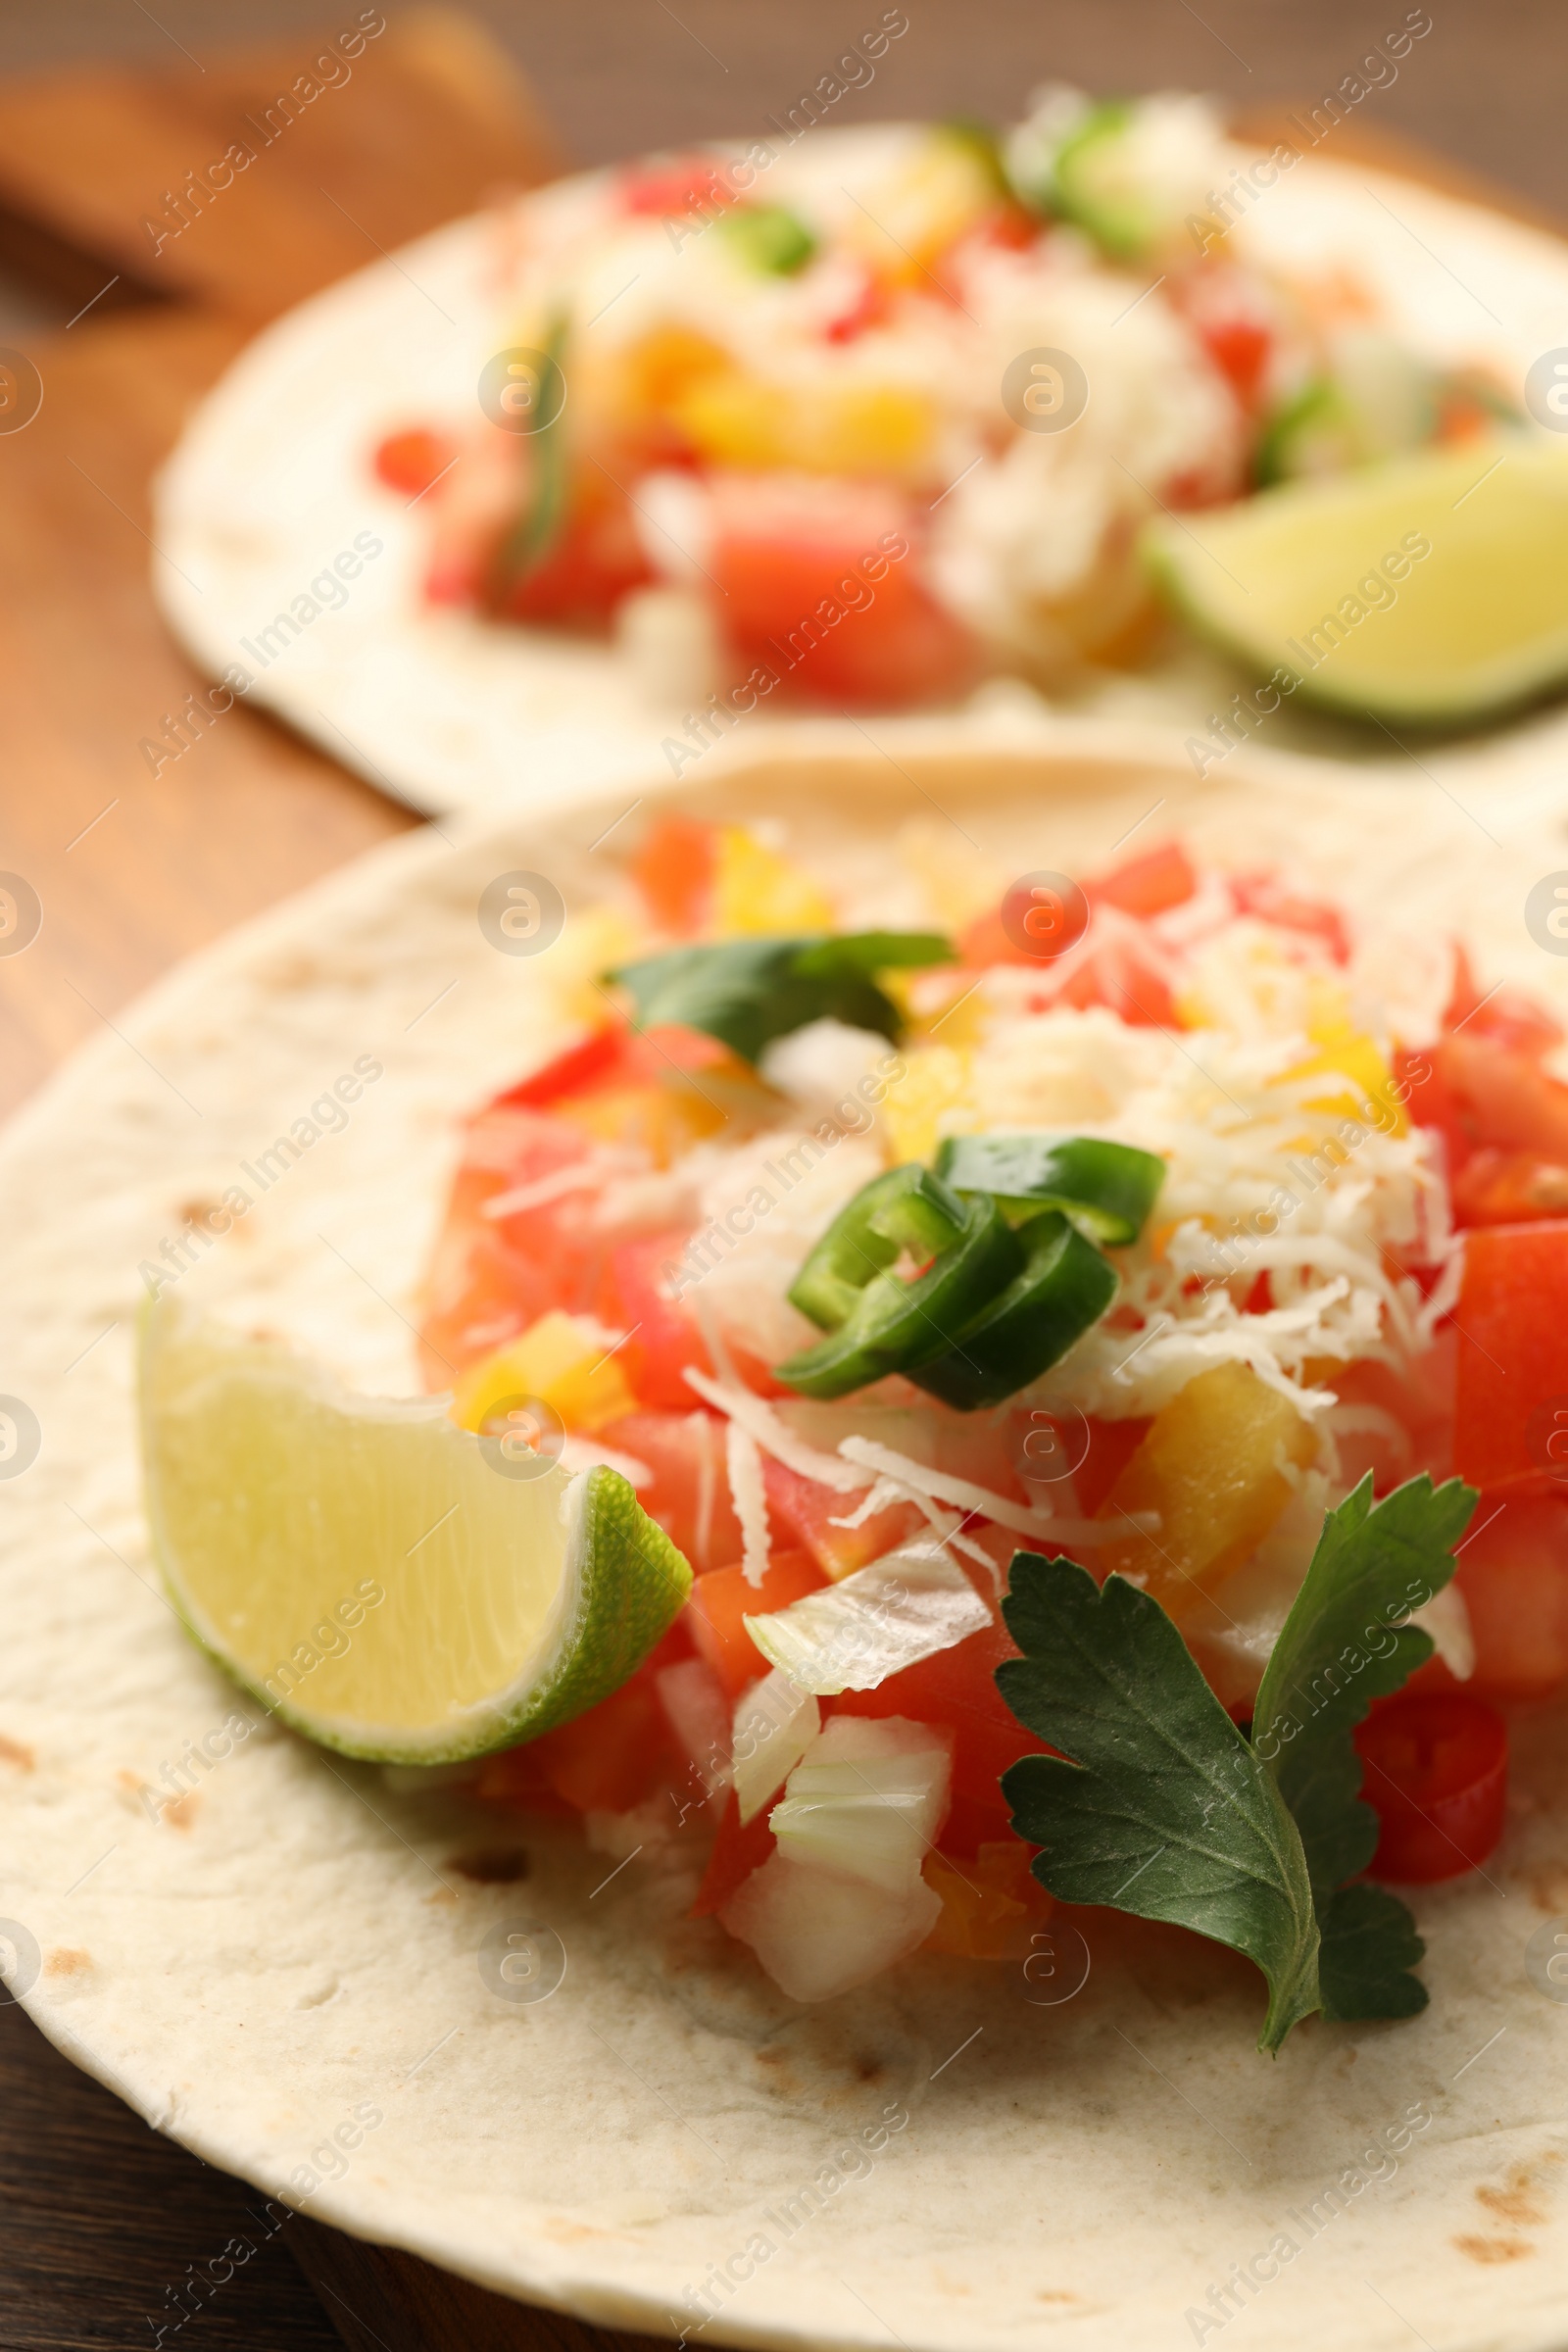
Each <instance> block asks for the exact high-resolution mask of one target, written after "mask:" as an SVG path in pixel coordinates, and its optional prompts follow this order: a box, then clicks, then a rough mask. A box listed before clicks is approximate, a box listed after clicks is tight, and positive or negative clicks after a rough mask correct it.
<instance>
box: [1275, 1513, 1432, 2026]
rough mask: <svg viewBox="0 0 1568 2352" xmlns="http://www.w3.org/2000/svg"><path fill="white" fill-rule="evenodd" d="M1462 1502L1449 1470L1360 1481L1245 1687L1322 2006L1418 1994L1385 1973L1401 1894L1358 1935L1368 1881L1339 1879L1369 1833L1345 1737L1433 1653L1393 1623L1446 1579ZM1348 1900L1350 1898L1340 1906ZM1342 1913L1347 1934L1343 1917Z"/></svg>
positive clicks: (1416, 1942)
mask: <svg viewBox="0 0 1568 2352" xmlns="http://www.w3.org/2000/svg"><path fill="white" fill-rule="evenodd" d="M1475 1502H1476V1497H1475V1494H1474V1492H1473V1490H1472V1489H1470V1488H1469V1487H1466V1486H1464V1485H1463V1484H1461V1482H1460V1481H1459V1480H1458V1479H1456V1478H1452V1479H1449V1480H1448V1481H1447V1483H1446V1485H1444V1486H1442V1487H1437V1488H1434V1486H1433V1484H1432V1481H1431V1479H1430V1478H1428V1477H1426V1476H1422V1477H1420V1478H1412V1479H1408V1480H1407V1481H1406V1482H1405V1484H1404V1485H1403V1486H1402V1487H1398V1488H1397V1489H1396V1491H1395V1492H1394V1493H1393V1494H1392V1495H1386V1496H1385V1497H1384V1499H1383V1501H1382V1502H1380V1503H1377V1504H1374V1503H1373V1500H1372V1481H1371V1478H1370V1477H1367V1478H1364V1479H1363V1480H1362V1482H1361V1484H1360V1485H1359V1486H1358V1487H1357V1488H1356V1490H1355V1492H1354V1494H1353V1495H1347V1497H1346V1499H1345V1500H1344V1502H1342V1503H1341V1504H1340V1506H1339V1508H1338V1510H1334V1511H1330V1512H1329V1513H1328V1515H1327V1517H1326V1518H1325V1519H1324V1522H1323V1533H1322V1535H1321V1536H1320V1537H1319V1539H1318V1544H1317V1549H1316V1550H1315V1551H1314V1553H1313V1554H1312V1564H1311V1566H1310V1567H1309V1568H1308V1570H1307V1572H1306V1578H1305V1581H1304V1582H1303V1584H1302V1586H1301V1590H1300V1592H1299V1593H1298V1594H1297V1596H1296V1601H1295V1604H1294V1606H1293V1607H1292V1610H1291V1613H1290V1615H1289V1617H1287V1619H1286V1620H1285V1625H1284V1628H1283V1630H1282V1632H1281V1634H1280V1638H1279V1640H1278V1641H1277V1642H1276V1643H1275V1644H1274V1652H1273V1655H1272V1656H1271V1658H1270V1659H1269V1662H1268V1669H1267V1671H1266V1673H1265V1674H1264V1676H1263V1683H1262V1688H1261V1689H1260V1690H1259V1691H1258V1694H1257V1706H1256V1709H1255V1712H1254V1714H1253V1718H1252V1734H1251V1737H1252V1745H1253V1747H1254V1749H1255V1750H1256V1752H1257V1754H1258V1756H1259V1757H1260V1758H1261V1760H1262V1762H1263V1763H1264V1764H1265V1766H1266V1767H1267V1769H1268V1770H1269V1771H1270V1772H1271V1773H1272V1774H1273V1776H1274V1779H1275V1781H1276V1783H1277V1784H1278V1786H1279V1789H1280V1793H1281V1795H1282V1796H1283V1797H1284V1799H1285V1801H1286V1803H1287V1804H1288V1805H1289V1806H1290V1809H1291V1812H1292V1814H1293V1815H1294V1816H1295V1819H1296V1824H1297V1827H1298V1829H1299V1831H1300V1833H1301V1843H1302V1846H1303V1848H1304V1849H1305V1853H1306V1864H1307V1870H1308V1872H1309V1874H1310V1876H1311V1881H1312V1894H1313V1900H1314V1901H1315V1903H1316V1905H1317V1909H1318V1915H1319V1919H1320V1921H1321V1923H1322V1926H1323V1933H1324V1947H1325V1957H1324V2008H1325V2013H1326V2014H1330V2015H1334V2016H1338V2017H1341V2018H1348V2017H1389V2016H1408V2015H1410V2014H1412V2012H1413V2010H1414V2009H1417V2008H1420V2007H1421V2006H1422V2004H1423V2002H1424V2000H1425V1997H1426V1996H1425V1992H1424V1990H1423V1989H1422V1988H1421V1987H1420V1986H1418V1985H1415V1984H1414V1981H1413V1980H1411V1979H1405V1980H1403V1985H1402V1988H1401V1987H1400V1985H1399V1981H1398V1971H1399V1970H1401V1969H1403V1968H1406V1967H1408V1966H1409V1964H1410V1960H1412V1959H1419V1958H1420V1954H1421V1943H1420V1938H1419V1937H1418V1936H1416V1933H1415V1929H1414V1927H1413V1925H1412V1924H1411V1921H1410V1915H1409V1913H1408V1912H1407V1911H1406V1910H1405V1908H1404V1906H1403V1904H1402V1903H1399V1902H1397V1900H1396V1898H1395V1897H1394V1896H1393V1895H1380V1896H1379V1903H1380V1905H1381V1910H1380V1912H1379V1918H1380V1920H1381V1923H1382V1925H1381V1929H1380V1932H1379V1933H1378V1934H1377V1936H1375V1937H1372V1938H1371V1940H1368V1931H1369V1925H1370V1922H1371V1919H1372V1913H1371V1910H1370V1909H1369V1908H1368V1906H1367V1904H1366V1903H1365V1901H1364V1900H1363V1899H1362V1898H1363V1897H1365V1896H1366V1895H1368V1894H1370V1893H1372V1892H1373V1891H1374V1890H1373V1889H1371V1888H1365V1887H1346V1885H1345V1882H1346V1881H1347V1880H1348V1879H1351V1878H1354V1876H1355V1874H1356V1873H1357V1871H1362V1870H1365V1868H1366V1866H1367V1864H1368V1863H1369V1862H1370V1861H1371V1859H1372V1855H1373V1851H1374V1849H1375V1848H1376V1845H1377V1841H1378V1817H1377V1815H1376V1813H1375V1812H1374V1811H1373V1809H1372V1807H1371V1806H1370V1805H1369V1804H1367V1803H1366V1802H1365V1801H1364V1800H1363V1799H1362V1796H1361V1793H1360V1790H1361V1775H1362V1766H1361V1758H1360V1756H1359V1755H1358V1754H1357V1752H1356V1748H1355V1742H1354V1740H1353V1738H1352V1736H1351V1735H1352V1734H1353V1732H1354V1730H1355V1727H1356V1725H1357V1724H1358V1723H1359V1722H1360V1721H1361V1720H1362V1718H1363V1717H1364V1716H1365V1714H1366V1712H1367V1710H1368V1708H1369V1707H1370V1706H1371V1703H1372V1701H1373V1699H1374V1698H1382V1697H1384V1696H1386V1695H1387V1694H1388V1693H1389V1692H1390V1691H1397V1690H1398V1689H1399V1688H1400V1686H1401V1685H1402V1684H1403V1683H1404V1682H1405V1681H1406V1680H1407V1679H1408V1677H1409V1676H1410V1675H1412V1674H1413V1673H1414V1672H1415V1670H1416V1668H1417V1667H1418V1666H1423V1665H1425V1663H1426V1661H1427V1659H1428V1658H1429V1657H1430V1656H1431V1655H1432V1638H1431V1636H1430V1635H1429V1634H1424V1633H1422V1632H1421V1631H1420V1629H1419V1627H1416V1626H1413V1625H1409V1624H1407V1623H1406V1622H1405V1620H1406V1619H1407V1618H1408V1616H1409V1613H1410V1611H1411V1610H1412V1609H1418V1608H1420V1607H1421V1606H1422V1604H1423V1603H1424V1602H1426V1601H1429V1600H1430V1599H1431V1598H1432V1596H1433V1594H1434V1593H1441V1592H1442V1590H1443V1588H1444V1586H1445V1585H1446V1583H1447V1582H1448V1579H1449V1578H1450V1577H1451V1576H1452V1574H1453V1546H1454V1545H1455V1544H1457V1543H1458V1541H1459V1538H1460V1537H1461V1535H1462V1534H1463V1533H1464V1529H1465V1525H1466V1522H1467V1521H1468V1520H1469V1517H1470V1514H1471V1512H1472V1511H1473V1510H1474V1508H1475ZM1340 1889H1343V1890H1344V1891H1343V1892H1340V1891H1339V1890H1340ZM1348 1896H1354V1897H1355V1898H1356V1899H1355V1901H1354V1902H1353V1903H1350V1904H1347V1900H1346V1898H1347V1897H1348ZM1336 1918H1337V1919H1338V1921H1339V1923H1340V1927H1339V1930H1338V1931H1337V1934H1336V1936H1335V1938H1334V1939H1333V1948H1334V1953H1335V1957H1334V1961H1333V1964H1332V1967H1331V1965H1330V1961H1329V1956H1328V1955H1329V1950H1330V1942H1331V1937H1330V1923H1331V1921H1332V1920H1334V1919H1336ZM1352 1918H1354V1920H1355V1921H1356V1922H1357V1926H1356V1930H1355V1933H1354V1935H1353V1936H1352V1935H1351V1934H1350V1931H1349V1929H1348V1927H1347V1926H1346V1924H1345V1923H1347V1922H1348V1921H1350V1920H1351V1919H1352ZM1400 1950H1403V1951H1405V1952H1406V1954H1407V1957H1406V1958H1404V1959H1402V1960H1400V1959H1398V1958H1397V1957H1396V1955H1397V1952H1398V1951H1400ZM1391 2001H1402V2002H1403V2003H1404V2004H1405V2006H1403V2007H1402V2008H1401V2007H1395V2008H1391V2007H1390V2006H1389V2005H1388V2004H1389V2003H1390V2002H1391Z"/></svg>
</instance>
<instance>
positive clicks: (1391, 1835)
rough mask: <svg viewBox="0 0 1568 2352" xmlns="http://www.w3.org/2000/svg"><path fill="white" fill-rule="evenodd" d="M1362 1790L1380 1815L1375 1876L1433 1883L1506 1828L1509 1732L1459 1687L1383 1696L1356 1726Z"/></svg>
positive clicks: (1473, 1861) (1487, 1849)
mask: <svg viewBox="0 0 1568 2352" xmlns="http://www.w3.org/2000/svg"><path fill="white" fill-rule="evenodd" d="M1355 1744H1356V1746H1357V1748H1358V1749H1359V1750H1360V1753H1361V1757H1362V1760H1363V1762H1364V1764H1365V1766H1366V1777H1365V1779H1364V1781H1363V1783H1362V1788H1361V1793H1362V1795H1363V1796H1364V1797H1365V1798H1366V1800H1367V1802H1368V1804H1370V1805H1371V1806H1373V1808H1374V1809H1375V1811H1376V1813H1377V1816H1378V1820H1379V1822H1380V1823H1381V1824H1382V1828H1381V1832H1380V1835H1379V1838H1378V1847H1377V1852H1376V1853H1375V1854H1374V1855H1373V1857H1372V1862H1371V1865H1370V1868H1371V1873H1372V1876H1373V1877H1374V1878H1375V1879H1395V1880H1401V1881H1404V1882H1405V1883H1407V1884H1415V1885H1427V1884H1430V1883H1431V1882H1432V1881H1434V1880H1437V1879H1453V1878H1457V1877H1459V1875H1460V1873H1461V1872H1463V1871H1467V1870H1474V1869H1475V1868H1476V1867H1477V1865H1478V1864H1480V1863H1482V1862H1485V1860H1486V1859H1487V1856H1488V1855H1489V1854H1490V1853H1491V1852H1492V1850H1493V1848H1494V1847H1495V1844H1496V1842H1497V1840H1498V1838H1500V1837H1501V1836H1502V1821H1503V1808H1504V1805H1505V1802H1506V1799H1507V1793H1508V1732H1507V1727H1506V1725H1505V1724H1504V1722H1503V1720H1502V1717H1501V1716H1500V1715H1498V1714H1497V1713H1496V1712H1495V1710H1494V1709H1493V1708H1491V1707H1489V1706H1487V1705H1486V1704H1485V1703H1484V1702H1483V1701H1482V1700H1481V1699H1479V1698H1472V1697H1471V1696H1470V1695H1469V1693H1468V1692H1467V1691H1403V1692H1401V1693H1400V1694H1399V1695H1398V1696H1397V1697H1395V1698H1390V1699H1385V1700H1382V1701H1379V1702H1377V1703H1376V1704H1375V1705H1374V1707H1373V1710H1372V1713H1371V1714H1370V1715H1369V1716H1368V1717H1367V1720H1366V1721H1365V1723H1363V1724H1362V1725H1361V1726H1360V1727H1359V1729H1358V1730H1357V1732H1356V1735H1355Z"/></svg>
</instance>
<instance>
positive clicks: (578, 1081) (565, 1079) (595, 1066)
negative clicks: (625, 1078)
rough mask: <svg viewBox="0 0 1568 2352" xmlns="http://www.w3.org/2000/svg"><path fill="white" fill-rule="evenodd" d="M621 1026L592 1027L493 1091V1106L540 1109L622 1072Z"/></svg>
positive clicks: (623, 1037) (623, 1035) (623, 1046)
mask: <svg viewBox="0 0 1568 2352" xmlns="http://www.w3.org/2000/svg"><path fill="white" fill-rule="evenodd" d="M627 1035H628V1033H627V1032H626V1031H625V1030H623V1029H596V1030H595V1031H594V1033H593V1035H592V1037H585V1038H584V1039H583V1041H582V1044H581V1045H580V1046H568V1047H567V1048H566V1050H565V1052H564V1054H557V1055H556V1057H555V1059H554V1060H553V1061H547V1062H546V1063H545V1065H544V1068H543V1069H542V1070H535V1071H534V1073H533V1076H532V1077H531V1078H523V1079H521V1080H519V1082H518V1083H517V1085H515V1086H509V1087H508V1089H507V1091H506V1093H505V1094H504V1095H497V1096H496V1098H495V1102H494V1103H493V1104H492V1106H491V1107H492V1108H493V1109H501V1110H511V1109H516V1110H544V1109H546V1108H548V1106H549V1105H550V1104H551V1103H559V1102H561V1101H562V1100H563V1098H564V1097H565V1096H567V1095H580V1094H581V1093H583V1092H584V1090H585V1089H586V1088H588V1087H590V1086H602V1085H603V1084H604V1083H605V1081H606V1080H607V1079H609V1078H611V1077H612V1076H617V1075H620V1074H621V1073H623V1072H624V1069H625V1065H626V1041H627Z"/></svg>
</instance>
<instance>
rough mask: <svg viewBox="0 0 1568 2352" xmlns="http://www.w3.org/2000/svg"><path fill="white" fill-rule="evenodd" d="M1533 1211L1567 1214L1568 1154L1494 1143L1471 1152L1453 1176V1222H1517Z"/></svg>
mask: <svg viewBox="0 0 1568 2352" xmlns="http://www.w3.org/2000/svg"><path fill="white" fill-rule="evenodd" d="M1532 1217H1568V1160H1562V1159H1543V1158H1542V1156H1541V1154H1540V1153H1539V1152H1495V1151H1494V1150H1493V1149H1492V1147H1491V1146H1490V1145H1484V1146H1483V1148H1482V1149H1481V1150H1480V1151H1479V1152H1472V1154H1471V1156H1470V1157H1469V1158H1468V1159H1467V1160H1466V1161H1465V1163H1464V1165H1463V1167H1461V1168H1460V1170H1459V1173H1458V1175H1457V1176H1456V1177H1455V1179H1454V1182H1453V1220H1454V1223H1455V1224H1456V1225H1519V1224H1523V1223H1524V1222H1525V1221H1526V1220H1527V1219H1529V1218H1532Z"/></svg>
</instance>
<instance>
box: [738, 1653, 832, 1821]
mask: <svg viewBox="0 0 1568 2352" xmlns="http://www.w3.org/2000/svg"><path fill="white" fill-rule="evenodd" d="M821 1728H822V1710H821V1708H820V1707H819V1706H818V1705H817V1703H816V1700H815V1699H814V1698H813V1697H812V1696H811V1694H810V1692H809V1691H803V1690H801V1689H800V1687H799V1685H798V1684H795V1683H792V1682H791V1681H790V1678H789V1676H788V1675H787V1674H785V1673H784V1672H783V1670H782V1668H780V1667H777V1666H775V1667H774V1669H773V1671H772V1673H771V1674H764V1675H763V1677H762V1679H761V1681H760V1682H758V1683H753V1684H752V1685H751V1687H750V1689H749V1690H746V1691H742V1692H741V1695H740V1697H739V1698H738V1699H737V1700H736V1702H735V1723H734V1729H733V1732H732V1734H731V1742H730V1748H731V1754H732V1756H733V1758H734V1766H733V1774H734V1788H735V1799H736V1803H737V1804H738V1805H739V1807H740V1817H741V1820H742V1822H743V1823H745V1822H748V1821H751V1820H754V1819H755V1817H756V1816H757V1815H758V1814H759V1813H760V1811H761V1810H762V1807H763V1806H764V1805H765V1804H766V1802H767V1800H768V1798H769V1797H770V1796H772V1795H773V1794H774V1793H775V1792H776V1791H777V1790H778V1789H781V1788H782V1787H783V1785H784V1783H785V1782H786V1781H787V1780H788V1779H789V1776H790V1774H791V1773H792V1772H793V1771H794V1770H795V1767H796V1765H797V1764H798V1763H799V1762H800V1760H801V1758H802V1757H803V1756H804V1755H805V1753H806V1751H807V1749H808V1748H809V1746H810V1744H811V1742H812V1740H814V1739H815V1738H816V1736H817V1734H818V1732H819V1731H820V1730H821Z"/></svg>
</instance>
